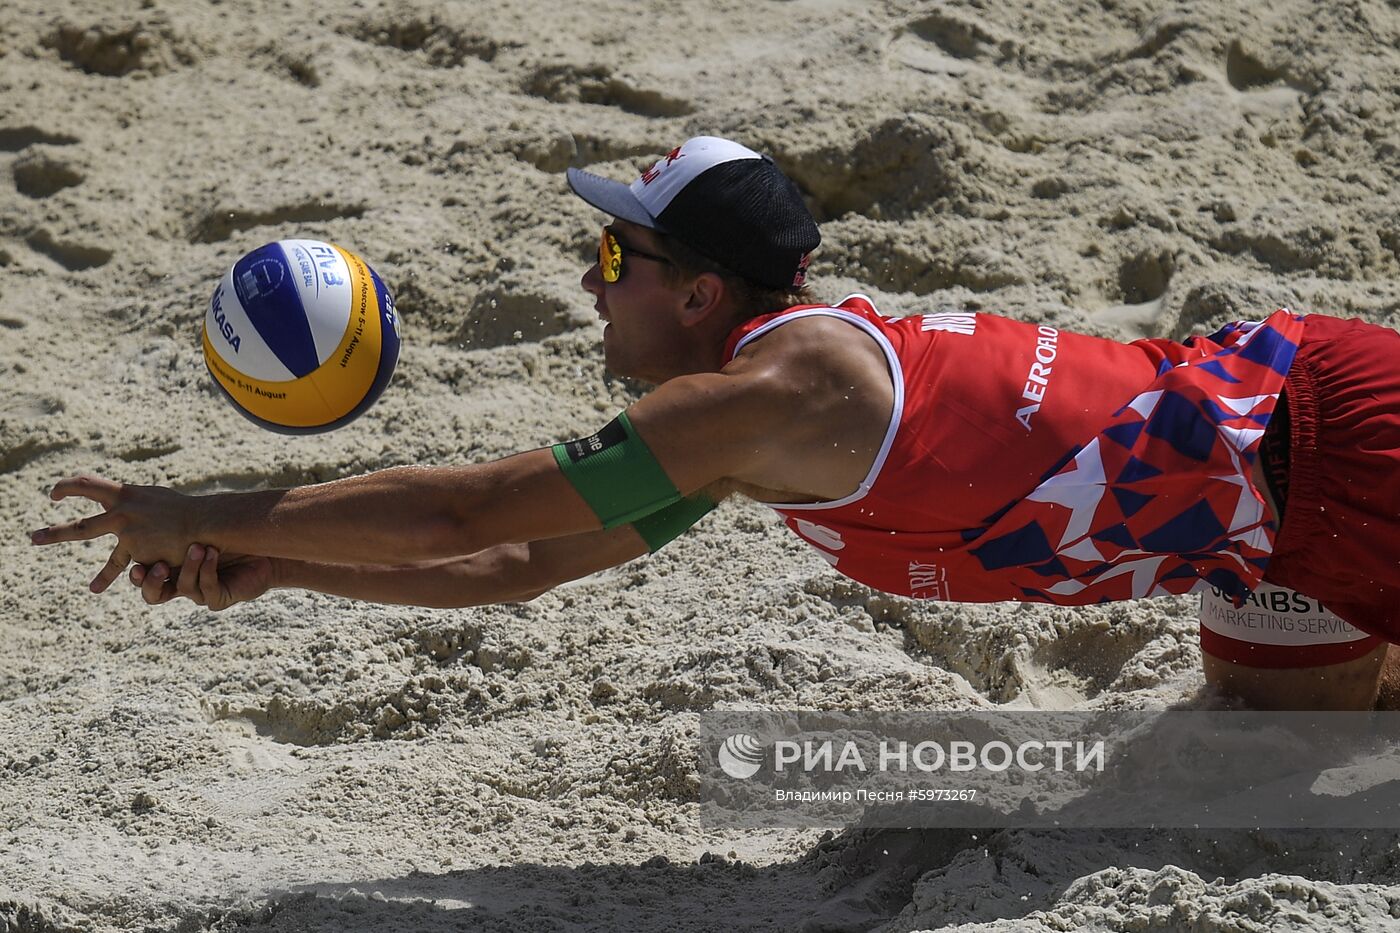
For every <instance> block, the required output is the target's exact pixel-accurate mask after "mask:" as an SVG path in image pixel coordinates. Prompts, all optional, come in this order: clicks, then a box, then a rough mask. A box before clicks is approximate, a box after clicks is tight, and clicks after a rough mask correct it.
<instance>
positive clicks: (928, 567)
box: [909, 560, 952, 600]
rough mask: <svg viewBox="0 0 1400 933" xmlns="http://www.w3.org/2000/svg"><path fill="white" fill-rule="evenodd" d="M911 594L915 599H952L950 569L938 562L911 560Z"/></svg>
mask: <svg viewBox="0 0 1400 933" xmlns="http://www.w3.org/2000/svg"><path fill="white" fill-rule="evenodd" d="M909 595H910V596H912V597H914V598H915V599H941V600H949V599H952V597H951V596H949V595H948V571H947V570H946V569H944V568H942V567H940V566H938V565H937V564H929V563H924V562H921V561H917V560H911V561H910V562H909Z"/></svg>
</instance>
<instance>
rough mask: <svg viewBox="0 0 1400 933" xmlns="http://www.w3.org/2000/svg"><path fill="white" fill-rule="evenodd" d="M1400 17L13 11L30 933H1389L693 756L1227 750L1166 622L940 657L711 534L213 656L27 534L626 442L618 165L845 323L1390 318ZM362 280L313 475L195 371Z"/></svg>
mask: <svg viewBox="0 0 1400 933" xmlns="http://www.w3.org/2000/svg"><path fill="white" fill-rule="evenodd" d="M1397 45H1400V12H1398V11H1397V8H1396V7H1395V5H1394V3H1389V4H1387V3H1384V2H1379V0H1356V2H1339V3H1326V4H1322V3H1308V2H1303V0H1275V2H1271V3H1261V2H1251V3H1246V4H1231V3H1216V2H1206V0H1186V2H1180V3H1176V4H1172V5H1163V4H1152V3H1147V2H1145V0H1099V2H1089V0H1060V2H1052V0H1025V2H1011V0H958V2H948V3H913V2H904V0H877V2H860V0H789V2H780V0H744V2H737V0H722V2H715V3H687V2H679V0H653V2H650V3H641V2H635V0H614V2H596V3H589V4H567V3H557V2H548V0H471V2H466V0H460V2H439V3H429V2H426V0H420V2H397V0H391V2H380V0H354V2H352V0H328V2H321V3H314V4H295V3H277V2H271V0H189V2H175V0H61V2H58V3H43V2H39V0H5V2H4V3H3V6H2V7H0V526H3V529H4V534H3V536H0V931H25V933H32V931H45V933H51V931H68V930H81V931H94V933H96V931H107V930H154V931H177V930H178V931H191V933H192V931H199V930H263V929H267V930H280V931H293V930H297V931H300V930H326V931H340V930H350V931H376V933H378V931H392V930H424V931H436V930H444V931H445V930H640V931H663V930H733V929H774V930H789V929H802V928H806V929H830V930H860V929H868V928H878V929H881V930H886V931H906V930H925V929H936V930H959V931H972V930H1070V929H1096V930H1105V929H1107V930H1133V931H1141V930H1230V931H1263V930H1328V929H1347V930H1352V929H1355V930H1381V929H1387V928H1389V929H1397V928H1400V919H1396V918H1400V885H1397V881H1398V880H1400V850H1397V841H1400V835H1397V833H1395V832H1393V831H1376V832H1311V833H1299V832H1266V831H1260V832H1182V831H1170V832H1169V831H1161V832H1149V831H1134V832H1090V831H1080V832H1023V831H1000V832H982V833H972V832H963V831H957V832H934V831H928V832H922V833H897V832H872V831H862V832H856V831H850V832H845V833H837V834H835V835H834V836H829V837H823V836H822V835H821V834H819V833H816V832H804V831H784V832H778V831H773V832H766V833H762V834H759V833H747V834H745V833H728V834H716V833H712V832H706V831H704V829H703V828H702V827H701V826H700V825H699V822H698V820H697V816H696V812H697V811H696V804H695V803H694V799H695V778H694V761H693V758H694V749H693V747H692V744H691V743H690V741H689V738H688V737H689V736H691V735H693V732H694V729H695V722H696V716H697V714H699V713H700V712H703V711H706V710H713V709H735V708H773V709H789V708H826V709H865V708H869V709H906V708H945V709H946V708H954V709H967V708H982V707H989V708H990V707H998V706H1008V705H1009V706H1012V707H1018V706H1019V707H1043V708H1055V709H1067V708H1075V709H1090V708H1114V707H1117V708H1133V709H1154V708H1162V707H1166V706H1171V705H1183V706H1188V707H1192V706H1200V705H1203V704H1206V703H1209V702H1210V700H1209V698H1208V697H1205V696H1203V695H1202V693H1201V690H1202V682H1201V678H1200V675H1199V663H1200V652H1199V645H1198V641H1197V638H1196V634H1195V627H1196V625H1195V621H1194V613H1193V609H1192V607H1190V606H1189V605H1188V604H1187V603H1185V602H1184V601H1172V600H1168V601H1164V602H1156V603H1150V604H1149V603H1142V604H1138V605H1132V606H1118V607H1111V608H1100V609H1093V610H1086V611H1069V610H1056V609H1043V608H1034V609H1033V608H1017V607H1004V606H994V607H961V606H954V605H920V604H915V603H911V602H907V601H903V600H898V599H892V598H888V597H884V596H881V595H878V594H872V593H871V592H870V591H868V590H866V589H864V588H862V587H860V586H856V585H853V584H850V583H848V582H845V581H843V580H841V579H840V578H839V577H836V576H835V575H834V574H833V572H832V571H830V569H829V568H827V566H826V565H825V563H824V562H822V561H821V560H820V559H819V558H818V557H817V556H816V554H815V553H814V552H812V551H811V550H810V549H807V548H806V547H805V546H804V545H802V544H801V543H800V542H798V541H797V540H795V539H794V538H792V537H790V536H789V535H788V534H787V533H786V532H785V531H784V530H783V529H782V528H781V527H780V526H779V525H778V523H777V521H776V520H775V518H774V517H773V516H772V515H771V514H769V513H767V512H766V511H765V510H763V509H761V508H759V507H757V506H755V505H752V504H744V503H727V504H726V505H725V506H724V507H723V508H721V509H719V510H718V511H717V512H716V513H715V514H713V515H711V516H710V517H708V518H707V519H705V521H704V522H703V523H702V524H701V526H700V527H699V528H697V529H696V530H695V531H694V532H692V533H691V534H690V535H689V536H687V537H686V538H684V539H682V540H680V541H678V542H676V543H675V544H673V545H671V546H669V547H667V548H666V549H665V550H664V551H662V552H661V553H660V554H658V555H656V556H654V557H652V558H649V559H645V560H641V561H638V562H636V563H634V564H631V565H628V566H626V567H623V568H619V569H616V570H613V571H611V572H608V573H604V574H602V575H600V576H598V577H597V578H594V579H591V580H588V581H585V582H581V583H579V584H577V585H574V586H571V587H568V588H565V589H561V590H558V591H556V592H554V593H550V594H548V595H546V596H543V597H541V598H540V599H538V600H536V601H534V602H533V603H530V604H527V605H525V606H519V607H496V608H488V609H480V610H464V611H431V610H419V609H403V608H383V607H374V606H367V605H361V604H355V603H351V602H349V601H346V600H341V599H336V598H330V597H324V596H319V595H314V594H306V593H291V592H280V593H277V594H274V595H273V596H270V597H268V598H266V599H263V600H261V601H258V602H256V603H252V604H248V605H243V606H239V607H236V608H234V609H233V610H230V611H229V612H226V613H223V614H220V615H217V616H216V615H212V614H209V613H207V612H205V611H204V610H202V609H199V608H197V607H191V606H189V605H180V604H174V605H169V606H164V607H159V608H155V609H151V608H149V607H147V606H145V605H144V604H143V603H142V602H141V601H140V599H139V597H138V596H137V594H135V592H134V591H131V590H130V589H129V588H126V587H125V586H124V585H122V586H120V587H118V588H116V589H114V591H113V592H111V593H109V594H107V595H105V596H101V597H96V596H92V595H90V594H89V593H87V591H86V589H85V584H86V582H87V581H88V580H89V579H90V578H91V576H92V575H93V574H94V573H95V572H96V569H97V567H98V566H99V565H100V563H101V561H102V560H103V558H104V557H105V548H104V546H103V544H102V543H101V542H95V543H91V544H87V545H82V546H76V545H75V546H65V547H58V548H51V549H44V550H42V551H41V550H37V549H33V548H30V547H29V546H28V544H27V539H26V538H25V537H24V535H23V532H24V531H26V530H28V529H31V528H36V527H39V526H41V525H44V524H48V523H50V522H52V521H55V520H57V519H59V518H64V517H75V516H76V515H78V514H80V509H79V508H78V507H77V506H76V505H72V504H65V505H62V506H54V505H52V504H50V503H48V502H47V501H46V499H45V498H44V495H43V493H44V492H45V491H46V490H47V489H48V488H49V487H50V485H51V484H52V483H53V482H54V481H55V480H57V479H59V478H61V477H63V476H66V475H70V474H73V473H75V472H78V471H96V472H99V473H102V474H105V475H109V476H113V477H116V478H119V479H122V480H126V481H131V482H141V483H162V484H170V485H173V486H175V487H177V488H179V489H181V490H185V491H209V490H230V489H254V488H262V487H266V486H269V485H286V484H294V483H303V482H312V481H319V480H325V479H330V478H334V477H339V476H346V475H351V474H355V473H359V472H363V471H365V470H369V469H374V468H379V467H385V466H390V465H395V464H404V463H436V464H454V463H469V462H477V461H482V460H486V459H489V458H494V457H498V456H501V455H504V454H506V453H509V452H513V451H516V450H519V449H525V448H530V447H537V446H540V445H544V444H547V443H552V442H555V441H558V440H561V439H564V438H567V437H572V436H576V435H578V434H580V433H582V431H581V429H584V428H594V427H596V426H598V425H601V424H602V423H603V422H605V421H606V420H607V419H608V418H610V417H612V415H613V413H614V412H615V411H616V410H617V409H619V408H620V407H622V406H624V405H625V404H627V403H628V402H629V400H631V399H633V398H635V397H636V387H634V386H631V385H629V384H627V383H625V382H622V381H619V380H615V379H611V378H609V377H608V376H607V375H605V373H604V372H603V369H602V365H601V353H600V349H599V344H598V337H599V327H598V325H597V323H596V321H595V320H594V315H593V313H592V311H591V310H590V307H591V301H590V300H589V299H587V298H586V296H584V295H583V293H582V292H581V291H580V290H579V289H578V287H577V280H578V278H579V275H580V274H581V272H582V271H583V269H584V268H585V267H586V264H587V263H588V262H589V261H590V260H589V256H590V255H591V251H592V250H593V248H594V243H595V237H596V230H597V225H598V218H597V216H596V215H595V214H594V212H593V211H591V209H589V208H588V207H587V206H586V205H584V204H583V203H582V202H580V201H578V200H577V199H574V198H573V197H571V196H569V195H568V194H567V189H566V186H565V183H564V177H563V172H564V169H565V168H566V167H567V166H569V165H586V166H590V167H592V168H593V169H594V170H595V171H599V172H603V173H607V174H609V175H611V176H613V177H617V178H621V179H626V178H630V177H631V176H632V175H633V174H634V173H635V171H636V170H637V168H638V166H639V165H640V164H642V163H643V162H645V161H647V160H649V159H651V158H654V157H655V156H657V155H658V154H660V153H662V152H664V151H666V150H667V149H669V148H670V147H671V146H673V145H675V144H677V143H678V142H680V141H681V140H682V139H684V138H686V137H687V136H690V135H696V134H699V133H715V134H720V135H731V136H734V137H737V138H739V139H741V140H742V141H744V142H746V143H748V144H749V145H752V146H754V147H755V148H759V149H762V150H765V151H768V152H771V153H772V154H773V155H774V156H775V157H776V158H777V160H778V162H779V163H780V164H781V165H782V166H783V167H784V168H785V169H786V170H787V171H788V172H789V173H790V174H791V175H792V176H793V177H794V178H795V179H796V180H797V181H798V182H799V183H800V184H801V186H802V187H803V189H804V190H805V191H806V192H807V193H808V194H809V195H810V197H811V203H812V207H813V210H814V211H815V213H816V214H817V216H818V219H819V220H820V221H822V222H823V233H824V244H823V246H822V247H821V249H820V251H819V253H818V254H817V257H816V260H815V263H814V266H813V273H814V282H815V284H816V287H817V289H818V291H819V293H820V294H821V295H822V296H823V297H824V298H827V299H832V300H834V299H837V298H839V297H841V296H842V295H844V294H846V293H847V292H848V291H854V290H861V291H865V292H867V293H869V294H871V295H872V296H874V298H875V299H876V300H877V301H878V302H879V303H880V305H881V307H882V310H884V311H885V312H886V313H893V314H907V313H921V312H929V311H933V310H946V309H952V308H978V309H983V310H989V311H996V312H999V313H1005V314H1009V315H1012V316H1015V317H1019V318H1022V319H1026V320H1039V321H1048V322H1052V323H1054V324H1055V325H1056V326H1064V327H1068V328H1072V329H1079V330H1083V331H1088V332H1092V333H1097V334H1103V335H1111V336H1119V337H1131V336H1137V335H1143V334H1153V335H1171V336H1184V335H1186V334H1188V333H1191V332H1193V331H1200V330H1204V329H1206V328H1209V327H1211V326H1212V325H1214V324H1217V323H1220V322H1223V321H1225V320H1229V319H1234V318H1237V317H1258V316H1260V315H1262V314H1264V313H1267V312H1268V311H1269V310H1271V309H1272V308H1273V307H1274V306H1275V305H1277V304H1281V303H1286V304H1289V305H1291V306H1293V307H1294V308H1296V309H1298V310H1301V311H1323V312H1332V313H1341V314H1355V315H1361V316H1364V317H1366V318H1369V319H1371V320H1374V321H1377V322H1381V323H1386V324H1394V323H1395V322H1396V320H1397V319H1400V210H1397V207H1400V200H1398V199H1397V193H1396V191H1397V189H1396V184H1395V178H1396V174H1397V170H1400V119H1397V114H1400V52H1397ZM288 236H306V237H315V238H322V239H330V240H334V241H336V242H339V243H342V244H344V245H346V246H348V247H350V248H352V249H354V250H356V251H358V252H359V253H361V254H362V255H363V256H365V257H366V258H367V259H368V260H369V261H370V262H371V263H373V264H374V265H375V266H376V268H377V269H378V270H379V272H380V273H381V274H382V275H383V276H384V277H385V279H386V280H387V281H388V282H389V283H390V284H391V286H392V287H393V288H394V289H395V291H396V292H397V294H398V296H399V307H400V310H401V313H402V320H403V333H404V349H403V355H402V358H401V360H400V364H399V368H398V373H397V376H396V377H395V380H394V383H393V385H392V386H391V388H390V389H389V391H388V392H387V393H386V394H385V396H384V397H383V399H382V400H381V401H380V402H379V404H378V405H377V406H376V407H375V408H374V409H373V410H372V411H370V412H369V414H368V415H366V416H365V417H364V418H362V419H361V420H359V421H358V422H356V423H355V424H353V425H352V426H350V427H347V428H345V429H343V430H340V431H337V432H335V433H332V434H329V435H324V436H319V437H311V438H296V439H287V438H283V437H279V436H275V435H272V434H268V433H263V432H260V431H259V430H257V429H256V428H254V427H252V426H251V425H249V424H247V423H246V422H244V421H243V420H242V419H241V418H239V417H238V416H237V415H236V414H235V413H234V412H233V410H232V409H231V408H230V407H229V406H228V405H227V404H225V403H224V402H223V401H222V400H221V399H220V398H219V397H218V396H217V395H216V393H215V391H214V389H213V388H212V386H211V383H210V380H209V378H208V376H207V374H206V373H205V371H204V367H203V362H202V360H201V355H200V350H199V344H198V339H197V335H198V327H199V322H200V320H201V317H202V314H203V309H204V305H205V302H206V301H207V299H208V296H209V292H210V291H211V289H212V286H213V283H214V281H215V279H216V278H217V276H218V275H220V274H221V273H222V271H223V270H224V269H225V268H227V266H228V265H229V264H231V263H232V262H233V261H234V260H235V259H236V258H237V257H238V256H239V255H241V254H242V253H243V252H245V251H246V250H248V249H251V248H253V247H255V246H257V245H260V244H261V243H264V242H267V241H270V240H274V239H278V238H281V237H288Z"/></svg>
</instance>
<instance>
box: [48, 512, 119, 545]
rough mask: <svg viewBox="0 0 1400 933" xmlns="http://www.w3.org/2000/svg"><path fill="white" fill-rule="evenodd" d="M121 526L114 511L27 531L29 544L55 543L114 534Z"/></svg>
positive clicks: (85, 539) (86, 539) (87, 539)
mask: <svg viewBox="0 0 1400 933" xmlns="http://www.w3.org/2000/svg"><path fill="white" fill-rule="evenodd" d="M120 528H121V519H120V518H119V517H118V516H117V514H116V513H115V512H103V513H102V514H101V515H89V516H88V517H87V518H80V519H77V520H76V521H71V522H64V523H63V524H61V525H50V526H49V527H47V528H40V529H39V530H38V531H31V532H30V533H29V542H30V543H31V544H57V543H58V542H60V541H91V540H92V539H93V538H100V537H102V536H103V535H114V534H116V533H117V532H118V530H119V529H120Z"/></svg>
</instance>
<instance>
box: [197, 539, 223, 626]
mask: <svg viewBox="0 0 1400 933" xmlns="http://www.w3.org/2000/svg"><path fill="white" fill-rule="evenodd" d="M199 591H200V594H201V595H202V596H203V597H204V605H206V606H208V607H209V608H210V609H213V610H214V611H215V612H218V611H219V610H220V609H223V608H225V606H224V597H223V592H222V590H221V589H220V587H219V549H218V548H212V547H211V548H205V549H204V560H203V561H202V562H201V563H200V566H199Z"/></svg>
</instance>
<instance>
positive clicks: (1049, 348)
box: [1016, 324, 1060, 431]
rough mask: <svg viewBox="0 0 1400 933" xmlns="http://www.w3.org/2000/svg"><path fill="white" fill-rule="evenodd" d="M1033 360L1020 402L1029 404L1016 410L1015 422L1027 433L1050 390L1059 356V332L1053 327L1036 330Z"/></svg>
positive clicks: (1042, 326)
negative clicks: (1051, 379)
mask: <svg viewBox="0 0 1400 933" xmlns="http://www.w3.org/2000/svg"><path fill="white" fill-rule="evenodd" d="M1035 333H1036V338H1035V359H1034V360H1033V361H1032V362H1031V368H1030V371H1029V372H1028V373H1026V384H1025V387H1024V388H1023V389H1022V390H1021V401H1024V402H1028V403H1029V404H1026V405H1022V406H1021V407H1020V408H1018V409H1016V420H1017V421H1019V422H1021V427H1023V428H1025V429H1026V430H1027V431H1030V430H1032V428H1031V417H1032V416H1034V415H1035V413H1036V412H1038V411H1040V406H1041V404H1042V403H1044V401H1045V393H1046V392H1047V391H1049V389H1050V376H1051V374H1052V373H1053V372H1054V367H1053V365H1052V364H1053V363H1054V362H1055V358H1056V357H1057V356H1059V355H1060V332H1059V331H1057V330H1056V329H1055V328H1053V327H1046V326H1045V325H1043V324H1042V325H1041V326H1040V327H1038V328H1036V332H1035Z"/></svg>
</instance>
